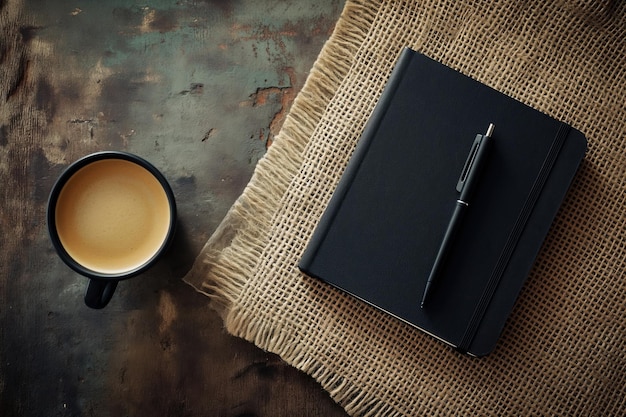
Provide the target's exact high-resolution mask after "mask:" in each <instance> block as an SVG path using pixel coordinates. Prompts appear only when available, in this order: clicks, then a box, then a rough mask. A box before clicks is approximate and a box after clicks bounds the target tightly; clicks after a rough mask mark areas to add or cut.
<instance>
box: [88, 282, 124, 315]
mask: <svg viewBox="0 0 626 417" xmlns="http://www.w3.org/2000/svg"><path fill="white" fill-rule="evenodd" d="M116 287H117V281H115V280H112V281H109V280H106V281H105V280H102V279H89V285H88V286H87V292H86V293H85V304H87V307H91V308H95V309H100V308H104V307H105V306H106V305H107V304H109V301H111V297H113V293H114V292H115V288H116Z"/></svg>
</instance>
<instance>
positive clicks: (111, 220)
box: [47, 151, 176, 308]
mask: <svg viewBox="0 0 626 417" xmlns="http://www.w3.org/2000/svg"><path fill="white" fill-rule="evenodd" d="M47 218H48V231H49V233H50V238H51V240H52V244H53V245H54V247H55V249H56V250H57V252H58V254H59V256H60V257H61V259H62V260H63V261H64V262H65V263H66V264H67V265H68V266H69V267H70V268H72V269H73V270H75V271H76V272H78V273H80V274H82V275H84V276H86V277H87V278H89V279H90V281H89V285H88V287H87V292H86V294H85V304H87V305H88V306H89V307H91V308H103V307H104V306H106V305H107V304H108V302H109V301H110V300H111V297H112V296H113V293H114V291H115V288H116V287H117V283H118V282H119V281H120V280H123V279H127V278H131V277H134V276H137V275H138V274H140V273H142V272H144V271H145V270H147V269H148V268H150V267H151V266H152V265H153V264H154V263H155V262H156V261H157V260H158V259H159V258H160V257H161V255H162V254H163V253H164V252H165V250H166V249H167V247H168V246H169V244H170V242H171V241H172V238H173V235H174V229H175V225H176V202H175V199H174V194H173V192H172V189H171V188H170V186H169V184H168V183H167V180H166V179H165V177H164V176H163V175H162V174H161V173H160V172H159V171H158V170H157V169H156V168H155V167H154V166H153V165H151V164H150V163H149V162H148V161H146V160H144V159H142V158H140V157H138V156H136V155H132V154H129V153H125V152H114V151H108V152H98V153H94V154H91V155H87V156H85V157H83V158H81V159H79V160H78V161H76V162H74V163H73V164H71V165H70V166H69V167H68V168H67V169H66V170H65V171H64V172H63V174H61V176H60V177H59V179H58V180H57V181H56V183H55V184H54V187H53V188H52V191H51V193H50V199H49V200H48V212H47Z"/></svg>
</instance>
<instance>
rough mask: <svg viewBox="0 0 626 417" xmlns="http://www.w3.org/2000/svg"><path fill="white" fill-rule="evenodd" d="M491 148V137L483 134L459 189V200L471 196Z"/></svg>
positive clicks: (465, 200)
mask: <svg viewBox="0 0 626 417" xmlns="http://www.w3.org/2000/svg"><path fill="white" fill-rule="evenodd" d="M490 149H491V137H490V136H485V135H483V138H482V141H481V142H480V146H479V147H478V150H477V151H476V156H475V157H474V162H473V163H472V167H471V170H470V172H469V174H468V176H467V179H466V180H465V184H464V185H463V189H462V190H461V195H460V197H459V200H461V201H464V202H466V203H467V202H468V201H469V199H470V198H471V195H472V193H473V192H474V189H475V188H476V184H477V183H478V182H479V181H480V179H479V177H480V174H481V172H482V171H483V168H484V166H485V163H486V162H487V156H488V153H489V151H490Z"/></svg>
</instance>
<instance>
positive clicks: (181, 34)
mask: <svg viewBox="0 0 626 417" xmlns="http://www.w3.org/2000/svg"><path fill="white" fill-rule="evenodd" d="M342 7H343V4H342V2H341V1H335V0H321V1H313V2H308V1H296V0H291V1H290V0H284V1H271V0H262V1H254V2H250V1H249V2H240V1H232V2H229V1H219V0H213V1H210V0H209V1H200V0H197V1H195V0H181V1H173V0H171V1H165V0H159V1H150V0H148V1H141V2H140V1H133V0H130V1H129V0H126V1H123V0H110V1H85V0H73V1H69V0H58V1H54V2H51V1H45V0H4V1H0V30H1V33H0V35H1V37H0V71H1V72H0V88H1V90H0V103H1V104H0V175H1V179H2V183H1V184H0V227H1V233H2V237H1V238H0V239H1V243H0V256H1V259H0V414H1V415H2V416H3V417H4V416H6V417H8V416H25V417H27V416H115V417H118V416H266V415H267V416H281V415H284V416H293V415H311V416H333V415H337V416H339V415H344V413H343V411H342V410H341V409H340V408H339V407H338V406H337V405H336V404H334V403H333V401H332V400H331V399H330V398H329V396H328V394H327V393H325V392H324V391H323V390H322V389H321V388H320V386H319V385H318V384H317V383H316V382H315V381H313V380H312V379H311V378H309V377H308V376H306V375H304V374H302V373H300V372H298V371H297V370H295V369H293V368H291V367H289V366H287V365H285V364H284V363H283V362H282V361H281V360H280V359H279V358H278V357H276V356H273V355H271V354H268V353H265V352H263V351H261V350H259V349H257V348H255V347H254V346H253V345H251V344H249V343H247V342H244V341H242V340H239V339H236V338H233V337H231V336H228V335H227V334H225V332H224V331H223V329H222V323H221V321H220V319H219V318H218V317H217V316H216V314H215V313H214V312H213V311H212V310H211V309H210V307H209V305H208V299H207V298H206V297H204V296H203V295H200V294H198V293H196V292H195V291H194V290H193V289H192V288H191V287H189V286H187V285H186V284H184V283H183V282H182V281H181V278H182V277H183V275H184V274H185V272H186V271H187V270H188V269H189V268H190V267H191V263H192V262H193V260H194V259H195V257H196V255H197V254H198V253H199V251H200V249H201V248H202V245H203V244H204V242H205V241H206V240H207V239H208V237H209V236H210V235H211V233H212V232H213V230H215V228H216V227H217V225H218V224H219V222H220V221H221V220H222V218H223V217H224V215H225V214H226V211H227V210H228V208H229V207H230V206H231V204H232V203H233V202H234V201H235V199H236V198H237V196H238V195H239V194H240V193H241V191H242V190H243V187H244V186H245V184H246V183H247V181H248V179H249V178H250V176H251V175H252V171H253V169H254V166H255V163H256V162H257V161H258V160H259V158H261V157H262V156H263V154H264V153H265V151H266V149H267V147H268V146H270V145H271V142H272V139H273V137H274V135H275V134H276V133H277V131H278V130H279V128H280V126H281V124H282V121H283V119H284V117H285V115H286V113H287V112H288V110H289V107H290V104H291V103H292V101H293V99H294V97H295V95H296V94H297V92H298V91H299V89H300V88H301V87H302V85H303V83H304V81H305V79H306V76H307V72H308V70H309V69H310V68H311V66H312V64H313V62H314V60H315V58H316V56H317V54H318V53H319V51H320V49H321V48H322V45H323V43H324V41H325V40H326V39H327V38H328V36H329V35H330V33H331V32H332V29H333V25H334V22H335V21H336V20H337V18H338V16H339V14H340V12H341V9H342ZM99 150H125V151H129V152H132V153H136V154H138V155H140V156H142V157H144V158H146V159H148V160H149V161H151V162H152V163H153V164H154V165H156V166H157V167H158V168H159V169H160V170H161V171H162V172H163V173H164V174H165V176H166V177H167V178H168V180H169V182H170V183H171V185H172V188H173V190H174V193H175V195H176V198H177V202H178V211H179V228H178V231H177V235H176V239H175V244H174V246H173V247H172V249H171V250H170V252H169V253H168V255H167V256H166V258H164V259H163V260H162V261H161V262H159V263H158V264H157V265H156V266H155V267H154V268H153V269H151V270H150V271H149V272H147V273H145V274H143V275H142V276H140V277H138V278H134V279H132V280H129V281H124V282H122V283H120V285H119V286H118V288H117V291H116V294H115V295H114V297H113V300H112V301H111V303H110V304H109V306H107V307H106V308H105V309H103V310H99V311H96V310H90V309H88V308H87V307H86V306H84V304H83V301H82V297H83V294H84V290H85V288H86V284H87V280H86V279H85V278H83V277H81V276H79V275H77V274H75V273H73V272H72V271H71V270H70V269H69V268H68V267H66V266H65V264H63V263H62V261H61V260H60V259H59V258H58V257H57V256H56V254H55V252H54V250H53V248H52V246H51V244H50V241H49V239H48V236H47V229H46V224H45V206H46V200H47V198H48V193H49V192H50V189H51V187H52V185H53V183H54V181H55V179H56V178H57V177H58V176H59V174H60V173H61V172H62V171H63V169H64V168H66V167H67V165H68V164H69V163H71V162H73V161H74V160H76V159H78V158H79V157H81V156H83V155H86V154H88V153H91V152H94V151H99Z"/></svg>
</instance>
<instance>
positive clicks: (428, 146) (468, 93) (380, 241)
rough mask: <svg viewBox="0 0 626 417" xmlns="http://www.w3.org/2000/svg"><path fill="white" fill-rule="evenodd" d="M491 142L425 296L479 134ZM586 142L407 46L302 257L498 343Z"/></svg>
mask: <svg viewBox="0 0 626 417" xmlns="http://www.w3.org/2000/svg"><path fill="white" fill-rule="evenodd" d="M490 123H493V124H495V126H496V127H495V131H494V133H493V136H492V147H491V150H490V155H489V158H488V160H487V163H486V165H485V166H484V168H483V171H482V174H481V176H480V181H479V183H478V185H477V187H476V189H475V191H474V193H473V198H472V201H471V204H470V206H469V207H468V209H467V211H466V214H465V217H464V219H463V223H462V224H461V227H460V230H459V231H458V234H457V235H456V237H455V241H454V244H453V245H452V247H451V250H450V252H449V254H448V257H447V262H446V266H445V268H444V270H443V272H442V274H441V275H440V276H439V277H438V279H437V281H436V284H435V287H434V290H433V292H432V296H431V297H430V299H429V303H428V305H427V307H426V308H424V309H422V308H420V301H421V298H422V295H423V292H424V287H425V285H426V280H427V278H428V275H429V272H430V269H431V267H432V264H433V261H434V259H435V256H436V254H437V251H438V249H439V246H440V243H441V240H442V238H443V235H444V232H445V230H446V227H447V225H448V222H449V220H450V216H451V215H452V211H453V209H454V205H455V201H456V199H457V198H458V193H457V192H456V189H455V187H456V184H457V181H458V179H459V176H460V174H461V170H462V168H463V165H464V163H465V160H466V158H467V156H468V153H469V150H470V147H471V145H472V142H473V140H474V138H475V137H476V134H479V133H483V134H484V133H485V131H486V129H487V127H488V125H489V124H490ZM586 149H587V142H586V139H585V138H584V136H583V135H582V133H580V132H579V131H577V130H575V129H573V128H571V127H570V126H568V125H566V124H564V123H562V122H559V121H557V120H555V119H553V118H551V117H549V116H547V115H545V114H543V113H540V112H539V111H537V110H534V109H532V108H531V107H529V106H526V105H524V104H522V103H520V102H518V101H516V100H514V99H512V98H510V97H508V96H506V95H504V94H502V93H500V92H498V91H496V90H494V89H492V88H490V87H488V86H485V85H484V84H481V83H479V82H478V81H475V80H473V79H471V78H469V77H467V76H465V75H463V74H461V73H459V72H457V71H455V70H453V69H451V68H448V67H446V66H444V65H442V64H440V63H438V62H436V61H434V60H432V59H430V58H428V57H426V56H424V55H422V54H419V53H417V52H415V51H412V50H410V49H408V48H406V49H404V50H403V51H402V53H401V55H400V57H399V59H398V62H397V64H396V67H395V68H394V70H393V72H392V74H391V76H390V78H389V81H388V83H387V86H386V87H385V89H384V91H383V94H382V95H381V97H380V99H379V102H378V104H377V106H376V107H375V109H374V111H373V113H372V115H371V117H370V119H369V121H368V123H367V125H366V126H365V129H364V131H363V134H362V136H361V138H360V141H359V143H358V145H357V148H356V149H355V152H354V154H353V156H352V157H351V159H350V162H349V164H348V166H347V167H346V170H345V172H344V174H343V176H342V178H341V180H340V182H339V184H338V186H337V189H336V190H335V192H334V194H333V196H332V198H331V200H330V202H329V205H328V207H327V209H326V211H325V213H324V215H323V216H322V218H321V219H320V222H319V224H318V226H317V228H316V230H315V232H314V234H313V236H312V238H311V241H310V242H309V244H308V246H307V248H306V250H305V253H304V255H303V257H302V259H301V261H300V264H299V267H300V269H301V270H302V271H303V272H305V273H306V274H308V275H310V276H313V277H317V278H319V279H322V280H323V281H325V282H327V283H329V284H331V285H334V286H336V287H337V288H339V289H341V290H343V291H346V292H348V293H350V294H352V295H353V296H355V297H357V298H359V299H361V300H363V301H365V302H367V303H370V304H371V305H373V306H375V307H377V308H379V309H381V310H383V311H386V312H388V313H389V314H391V315H393V316H395V317H397V318H399V319H401V320H404V321H405V322H407V323H409V324H411V325H413V326H416V327H417V328H419V329H421V330H423V331H425V332H427V333H429V334H431V335H432V336H434V337H437V338H438V339H441V340H442V341H444V342H446V343H448V344H450V345H452V346H453V347H455V348H457V349H459V350H461V351H463V352H466V353H470V354H472V355H476V356H482V355H485V354H487V353H489V352H490V351H492V350H493V348H494V347H495V345H496V342H497V339H498V337H499V335H500V333H501V331H502V328H503V326H504V324H505V322H506V320H507V317H508V316H509V314H510V311H511V309H512V308H513V305H514V303H515V300H516V298H517V296H518V294H519V291H520V290H521V288H522V286H523V284H524V281H525V280H526V278H527V276H528V274H529V272H530V269H531V267H532V265H533V262H534V260H535V258H536V256H537V254H538V252H539V249H540V247H541V245H542V242H543V240H544V238H545V236H546V234H547V233H548V230H549V228H550V225H551V223H552V221H553V219H554V217H555V215H556V213H557V211H558V209H559V206H560V204H561V202H562V200H563V198H564V196H565V193H566V192H567V189H568V187H569V185H570V183H571V181H572V179H573V177H574V175H575V173H576V170H577V168H578V165H579V163H580V161H581V160H582V158H583V157H584V154H585V152H586Z"/></svg>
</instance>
